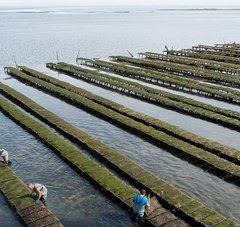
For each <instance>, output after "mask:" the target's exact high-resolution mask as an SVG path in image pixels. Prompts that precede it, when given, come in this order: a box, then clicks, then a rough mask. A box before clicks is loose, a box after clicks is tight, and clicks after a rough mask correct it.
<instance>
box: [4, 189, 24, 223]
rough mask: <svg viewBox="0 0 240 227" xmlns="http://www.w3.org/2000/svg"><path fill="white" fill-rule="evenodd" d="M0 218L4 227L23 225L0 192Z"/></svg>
mask: <svg viewBox="0 0 240 227" xmlns="http://www.w3.org/2000/svg"><path fill="white" fill-rule="evenodd" d="M0 220H1V224H2V226H4V227H12V226H14V227H15V226H16V227H23V225H22V224H21V223H20V222H19V221H18V218H17V215H15V214H14V212H13V211H12V210H11V209H10V208H9V205H8V204H7V202H6V200H5V198H4V197H3V195H2V194H1V193H0Z"/></svg>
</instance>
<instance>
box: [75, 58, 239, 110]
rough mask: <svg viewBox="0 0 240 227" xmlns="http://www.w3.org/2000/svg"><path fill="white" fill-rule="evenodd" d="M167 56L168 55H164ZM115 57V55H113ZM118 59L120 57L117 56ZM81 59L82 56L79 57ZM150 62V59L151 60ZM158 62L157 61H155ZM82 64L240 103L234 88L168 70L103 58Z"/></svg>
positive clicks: (201, 105)
mask: <svg viewBox="0 0 240 227" xmlns="http://www.w3.org/2000/svg"><path fill="white" fill-rule="evenodd" d="M164 56H166V55H164ZM112 58H113V59H115V57H114V56H113V57H112ZM116 58H117V59H118V57H116ZM78 59H79V60H81V58H78ZM129 61H131V63H132V64H133V63H134V62H135V61H136V62H138V61H139V59H134V58H131V60H129ZM149 62H150V61H149ZM153 62H156V61H153ZM81 64H86V65H87V66H90V67H94V68H97V69H98V68H100V69H103V70H104V71H109V72H113V73H115V74H119V75H121V76H123V77H129V78H134V79H137V80H141V81H144V82H147V83H151V84H156V85H158V86H162V87H167V88H170V89H173V90H180V91H182V92H185V93H191V94H194V95H199V96H206V97H208V98H214V99H217V100H221V101H226V102H232V103H235V104H236V103H240V98H239V94H240V92H238V91H236V90H233V89H231V88H227V87H223V86H215V85H214V86H213V85H210V84H206V83H205V84H203V83H201V82H199V81H196V80H192V79H188V78H182V77H179V76H178V75H174V74H170V73H167V72H158V71H155V70H151V69H145V68H136V67H135V68H133V67H130V66H128V65H125V64H122V63H113V62H107V61H102V60H91V59H87V60H86V59H85V60H84V61H81ZM151 91H155V92H159V91H156V89H151ZM160 92H161V93H163V94H165V95H166V97H169V98H171V99H173V100H179V101H182V102H185V103H189V104H191V105H196V106H200V107H204V108H206V109H210V110H215V109H218V108H216V107H213V106H211V105H207V104H203V103H201V102H198V101H195V100H193V99H190V98H186V97H181V96H179V95H174V94H171V93H169V92H163V91H160Z"/></svg>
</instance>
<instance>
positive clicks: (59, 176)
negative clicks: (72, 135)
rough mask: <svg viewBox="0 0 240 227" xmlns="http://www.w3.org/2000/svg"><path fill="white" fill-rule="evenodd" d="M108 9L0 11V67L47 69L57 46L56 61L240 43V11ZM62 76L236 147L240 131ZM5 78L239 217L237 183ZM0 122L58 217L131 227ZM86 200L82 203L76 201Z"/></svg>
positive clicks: (41, 149)
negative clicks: (46, 192) (47, 193)
mask: <svg viewBox="0 0 240 227" xmlns="http://www.w3.org/2000/svg"><path fill="white" fill-rule="evenodd" d="M90 11H91V13H90ZM114 11H116V10H111V12H107V13H106V12H105V11H104V10H99V9H97V10H96V9H87V10H86V12H85V13H82V12H80V13H79V11H78V10H77V9H75V10H70V9H68V10H67V11H64V10H63V11H60V12H59V11H58V12H54V13H40V14H39V13H31V14H30V13H23V12H22V13H14V12H13V13H2V12H0V35H1V39H0V67H1V69H2V67H3V66H6V65H14V59H16V61H17V63H18V64H23V65H27V66H29V67H32V68H38V69H41V70H42V71H43V70H46V69H45V63H46V62H48V61H55V60H56V51H58V55H59V59H60V60H62V61H66V62H70V63H75V57H76V56H77V53H78V51H79V50H80V55H81V56H83V57H89V58H93V57H100V58H107V57H108V56H110V55H117V54H127V50H129V51H130V52H132V53H133V54H135V55H136V54H137V53H138V52H142V51H154V52H161V51H162V50H163V49H164V46H165V45H167V46H168V47H170V48H171V47H172V46H173V47H174V48H185V47H186V48H187V47H190V46H191V45H195V44H200V43H206V44H213V43H217V42H219V43H223V42H231V41H236V42H240V37H239V31H238V30H237V29H236V28H237V27H239V24H240V17H239V11H210V12H208V11H199V12H194V11H168V12H164V11H157V10H156V9H152V8H151V9H150V10H148V9H147V10H146V9H144V10H143V11H141V10H139V11H137V12H136V11H132V10H130V12H129V13H119V12H117V13H116V12H115V13H114ZM37 12H38V11H37ZM88 12H89V13H88ZM210 21H211V23H210ZM116 28H117V29H116ZM219 30H221V35H219ZM59 77H60V79H63V80H65V78H66V77H64V76H62V75H59ZM67 80H68V81H72V82H73V83H74V84H75V83H76V84H77V85H79V86H82V87H84V88H86V89H88V90H90V91H94V93H96V94H99V95H102V96H104V97H106V98H111V99H112V100H114V101H116V102H119V103H121V104H124V105H126V106H128V107H130V108H132V109H135V110H137V111H139V112H143V113H146V114H149V115H151V116H154V117H157V118H160V119H162V120H166V121H168V122H169V123H172V124H175V125H178V126H181V127H182V128H184V129H187V130H189V131H192V132H194V133H197V134H200V135H203V136H205V137H207V138H210V139H214V140H217V141H219V142H222V143H224V144H227V145H230V146H233V147H236V148H239V149H240V142H239V141H240V140H239V134H237V133H236V132H235V131H233V130H229V129H226V128H223V127H221V126H217V125H216V124H212V123H207V122H206V121H201V120H197V119H194V118H191V117H186V116H183V115H181V114H177V113H174V112H173V111H170V110H164V109H162V108H159V107H156V106H154V105H151V104H147V103H144V102H141V101H139V100H135V99H132V98H129V97H126V96H122V95H119V94H116V93H113V92H110V91H106V90H104V89H101V88H97V87H95V86H93V85H89V84H87V83H84V82H76V81H74V80H69V79H67ZM5 83H8V84H12V86H13V87H15V88H18V89H19V90H21V91H22V92H23V93H25V94H27V93H28V95H29V96H30V97H31V98H33V99H34V100H35V101H37V102H39V103H40V104H42V105H43V106H45V107H47V108H48V109H50V110H52V111H54V112H56V113H57V114H59V115H60V116H61V117H64V118H65V119H66V120H68V121H69V122H71V123H72V124H74V125H76V126H77V127H80V128H82V129H84V130H86V131H87V132H89V133H91V134H92V135H94V136H96V137H98V138H99V139H101V140H103V141H104V142H105V143H107V144H109V145H111V146H113V147H114V148H116V149H118V150H119V151H121V152H123V153H124V154H126V155H128V156H129V157H131V158H132V159H134V160H136V161H138V162H139V163H142V165H143V166H145V167H146V168H148V169H150V170H152V171H153V172H154V173H155V174H157V175H158V176H161V177H163V178H166V179H168V180H170V181H171V182H173V183H174V184H175V185H177V186H179V187H180V188H182V189H183V190H185V191H187V192H188V193H189V194H191V195H192V196H194V197H197V198H200V199H201V200H202V201H204V202H205V203H207V204H208V205H209V206H211V207H213V208H214V209H215V210H218V211H220V212H222V213H223V214H226V215H227V216H230V217H233V218H236V219H238V220H239V217H240V213H239V212H240V207H239V204H240V203H239V202H240V201H239V198H240V194H239V189H238V188H237V187H235V186H233V185H231V184H228V183H226V182H224V181H221V180H220V179H219V178H217V177H214V176H213V175H210V174H208V173H206V172H204V171H202V170H201V169H199V168H197V167H194V166H192V165H191V164H189V163H187V162H184V161H181V160H180V159H178V158H176V157H174V156H172V155H171V154H169V153H168V152H165V151H163V150H161V149H159V148H156V147H154V146H152V145H151V144H149V143H147V142H145V141H142V140H141V139H139V138H137V137H136V136H133V135H131V134H129V133H126V132H123V131H122V130H120V129H118V128H116V127H114V126H112V125H111V124H109V123H106V122H104V121H102V120H99V119H96V118H94V117H92V116H91V115H89V114H86V113H85V112H83V111H81V110H79V109H76V108H74V107H71V106H70V105H67V104H65V103H63V102H61V101H58V100H57V99H54V98H50V97H49V96H46V95H43V93H41V92H37V91H33V89H29V88H28V89H25V87H24V86H22V85H20V83H16V82H15V81H14V80H9V81H5ZM0 122H1V123H0V124H1V133H0V142H1V146H2V145H3V146H5V147H6V148H7V149H9V151H10V152H11V155H13V158H14V160H15V164H14V165H13V168H14V170H15V171H16V172H17V174H18V175H19V176H20V177H21V178H23V179H24V180H26V181H29V180H32V179H36V180H37V181H41V182H44V183H45V184H46V185H47V186H48V187H49V189H50V192H51V198H53V199H52V200H50V199H49V206H50V208H51V209H52V210H53V211H54V212H55V213H56V214H57V215H58V216H61V217H62V218H63V219H64V220H63V221H64V223H65V224H66V225H67V226H76V225H77V224H76V223H80V222H81V224H83V225H88V226H89V225H91V226H93V225H98V226H99V225H100V226H101V225H104V226H108V225H113V224H114V225H116V221H117V223H119V225H125V226H128V225H129V222H128V219H127V217H126V214H125V213H124V212H123V211H122V210H121V209H119V208H118V207H117V206H115V205H114V204H113V203H112V202H110V201H109V200H107V199H106V198H105V197H104V196H102V195H101V194H100V193H99V192H98V191H97V190H95V189H93V187H92V186H91V185H89V184H88V182H86V181H85V180H83V179H82V178H80V177H79V176H78V175H77V174H76V173H75V172H74V171H73V170H71V168H69V167H68V165H66V164H65V163H64V162H62V161H61V160H60V159H59V158H57V157H56V156H55V155H52V153H51V151H50V150H48V149H47V148H46V147H45V146H43V145H42V144H41V143H40V142H38V141H37V140H36V139H35V138H33V137H32V136H30V135H29V134H28V133H26V132H25V131H23V130H22V129H21V128H19V127H16V125H15V124H14V123H12V122H11V121H10V120H8V119H7V118H6V117H5V116H3V115H1V114H0ZM2 132H4V133H2ZM139 144H140V145H139ZM49 160H50V161H49ZM17 161H19V162H17ZM56 185H57V187H56ZM86 194H88V195H89V197H86ZM85 197H86V200H82V199H83V198H85ZM3 209H4V212H6V213H7V214H6V215H7V216H8V217H9V219H10V222H9V223H10V224H13V226H15V221H16V220H15V216H11V215H12V214H11V212H10V211H7V209H5V207H4V208H2V206H0V214H1V212H3ZM11 217H12V218H11ZM1 224H2V223H1ZM5 224H6V225H7V224H8V223H5Z"/></svg>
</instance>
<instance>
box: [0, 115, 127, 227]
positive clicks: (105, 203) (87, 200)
mask: <svg viewBox="0 0 240 227" xmlns="http://www.w3.org/2000/svg"><path fill="white" fill-rule="evenodd" d="M0 128H1V133H0V141H1V147H4V148H5V149H7V150H8V151H9V154H10V159H11V160H12V161H13V165H12V168H13V170H14V171H15V172H16V174H17V175H18V177H20V178H21V179H22V180H24V182H26V183H27V182H31V181H32V182H40V183H43V184H44V185H46V186H47V188H48V191H49V192H48V194H49V198H48V206H49V209H50V210H52V211H53V212H54V213H55V214H56V215H57V216H58V217H59V218H60V219H61V221H62V223H63V224H64V225H65V226H69V227H70V226H79V225H81V226H113V225H115V223H118V225H119V226H132V224H131V222H130V218H129V217H128V214H127V213H126V212H125V211H124V210H122V209H121V208H120V207H119V206H118V205H117V204H115V203H114V202H112V201H111V200H109V199H108V198H107V197H105V196H104V195H103V194H101V193H100V192H99V191H98V190H97V189H95V188H94V187H93V186H92V185H91V184H90V183H89V182H88V181H87V180H85V179H83V178H82V177H81V176H80V175H79V174H77V173H76V172H75V171H74V170H72V168H71V167H69V165H68V164H66V163H65V162H63V161H62V160H61V159H60V158H59V157H57V155H55V154H54V153H53V152H52V151H51V150H50V149H49V148H47V147H46V146H45V145H43V144H42V143H41V142H40V141H38V140H37V139H36V138H35V137H33V136H32V135H30V134H29V133H28V132H26V131H25V130H23V129H22V128H21V127H20V126H17V125H16V124H15V123H14V122H13V121H12V120H10V119H9V118H7V117H6V116H5V115H3V114H2V113H1V112H0ZM1 203H2V200H1V197H0V205H1ZM2 216H3V217H6V218H9V219H10V220H6V221H4V219H1V217H2ZM0 220H1V224H2V221H4V223H6V225H3V226H4V227H5V226H8V223H10V224H12V223H13V225H9V226H18V225H14V223H15V222H16V221H15V217H12V216H11V214H9V212H7V209H6V210H4V211H2V209H0Z"/></svg>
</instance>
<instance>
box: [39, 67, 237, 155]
mask: <svg viewBox="0 0 240 227" xmlns="http://www.w3.org/2000/svg"><path fill="white" fill-rule="evenodd" d="M39 70H40V69H39ZM44 72H45V73H47V74H48V75H51V76H53V77H55V78H57V79H59V80H62V81H65V82H68V83H71V84H73V85H75V86H78V87H81V88H84V89H86V90H88V91H90V92H92V93H94V94H97V95H99V96H102V97H104V98H107V99H110V100H112V101H114V102H117V103H119V104H122V105H124V106H127V107H129V108H131V109H133V110H136V111H138V112H140V113H144V114H147V115H149V116H152V117H155V118H158V119H160V120H163V121H166V122H168V123H170V124H172V125H176V126H179V127H181V128H183V129H185V130H188V131H190V132H192V133H195V134H197V135H200V136H203V137H206V138H208V139H211V140H216V141H218V142H219V143H222V144H225V145H227V146H231V147H234V148H236V149H239V150H240V135H239V132H237V131H235V130H231V129H228V128H226V127H223V126H221V125H218V124H215V123H211V122H208V121H205V120H201V119H198V118H194V117H191V116H188V115H184V114H181V113H178V112H175V111H173V110H168V109H165V108H161V107H159V106H156V105H154V104H150V103H147V102H144V101H141V100H137V99H135V98H131V97H129V96H125V95H122V94H119V93H117V92H112V91H110V90H106V89H104V88H101V87H97V86H95V85H92V84H89V83H87V82H84V81H81V80H78V79H74V78H72V77H69V76H67V75H64V74H58V73H55V72H53V71H51V70H46V69H45V71H44Z"/></svg>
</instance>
